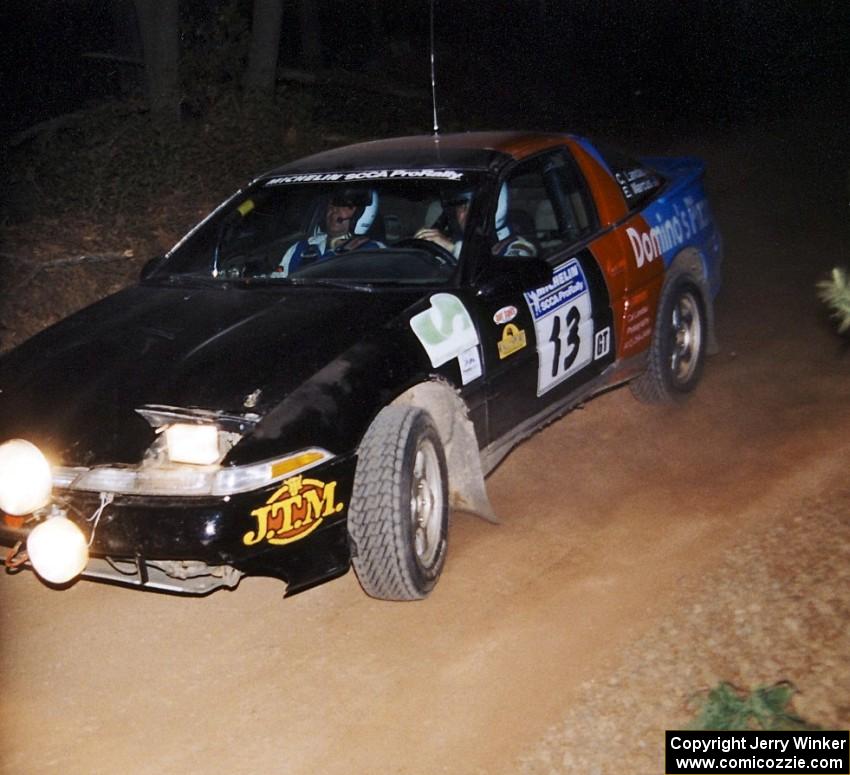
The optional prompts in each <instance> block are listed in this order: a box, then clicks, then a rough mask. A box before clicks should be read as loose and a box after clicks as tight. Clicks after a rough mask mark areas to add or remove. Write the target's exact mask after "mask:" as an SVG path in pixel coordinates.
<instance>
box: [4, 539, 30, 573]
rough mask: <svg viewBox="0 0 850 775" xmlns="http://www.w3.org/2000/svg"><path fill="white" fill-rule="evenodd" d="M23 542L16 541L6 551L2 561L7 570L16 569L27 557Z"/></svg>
mask: <svg viewBox="0 0 850 775" xmlns="http://www.w3.org/2000/svg"><path fill="white" fill-rule="evenodd" d="M23 546H24V542H23V541H18V542H17V543H16V544H15V545H14V546H13V547H12V548H11V549H9V551H8V552H6V559H5V560H4V561H3V565H5V566H6V568H8V569H9V570H17V569H18V568H20V567H21V565H23V564H24V563H25V562H26V561H27V560H28V559H29V556H28V555H27V550H26V549H23Z"/></svg>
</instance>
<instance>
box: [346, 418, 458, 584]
mask: <svg viewBox="0 0 850 775" xmlns="http://www.w3.org/2000/svg"><path fill="white" fill-rule="evenodd" d="M448 517H449V504H448V475H447V473H446V458H445V453H444V452H443V445H442V442H441V441H440V436H439V433H438V432H437V429H436V427H435V426H434V422H433V420H432V419H431V416H430V415H429V414H428V413H427V412H425V411H423V410H422V409H418V408H416V407H412V406H388V407H385V408H384V409H383V410H382V411H381V412H380V413H379V414H378V416H377V417H376V418H375V420H374V422H373V423H372V425H371V426H370V427H369V430H368V431H367V432H366V435H365V436H364V437H363V441H362V442H361V443H360V448H359V450H358V460H357V470H356V472H355V475H354V491H353V493H352V496H351V506H350V508H349V510H348V533H349V536H350V538H351V542H352V544H353V547H352V548H353V559H352V562H353V564H354V570H355V572H356V573H357V578H358V579H359V581H360V585H361V586H362V587H363V589H364V591H365V592H366V593H367V594H369V595H371V596H372V597H376V598H380V599H383V600H418V599H421V598H423V597H425V596H426V595H427V594H428V593H429V592H430V591H431V590H432V589H433V588H434V585H435V584H436V583H437V580H438V579H439V577H440V573H441V571H442V569H443V565H444V563H445V560H446V547H447V541H448V522H449V518H448Z"/></svg>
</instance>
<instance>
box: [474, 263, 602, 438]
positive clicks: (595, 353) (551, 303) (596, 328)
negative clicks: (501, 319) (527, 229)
mask: <svg viewBox="0 0 850 775" xmlns="http://www.w3.org/2000/svg"><path fill="white" fill-rule="evenodd" d="M515 303H516V306H517V307H520V306H521V307H522V313H523V314H522V315H518V318H520V319H522V320H523V322H524V323H525V321H528V323H527V325H525V326H523V333H524V334H525V337H526V338H527V340H528V341H527V348H528V350H533V351H535V354H534V356H533V357H527V355H530V353H526V357H523V358H517V359H516V360H514V361H513V362H511V361H510V360H508V361H507V362H505V361H502V363H500V364H499V367H496V368H494V369H493V370H492V371H491V374H493V380H492V382H491V386H490V387H491V389H490V412H489V416H490V436H491V439H497V438H499V437H500V436H502V435H504V434H505V433H507V432H508V431H510V430H511V429H512V428H515V427H516V425H517V424H518V423H520V422H522V421H523V420H525V419H527V418H529V417H532V416H534V415H536V414H538V413H539V412H541V411H543V410H544V409H546V408H547V407H549V406H551V405H553V404H555V403H557V402H558V401H560V400H562V399H564V398H565V397H566V396H568V395H569V394H570V393H572V392H573V391H574V390H576V389H577V388H579V387H580V386H581V385H583V384H584V383H586V382H587V381H589V380H591V379H593V378H594V377H595V376H597V375H598V374H599V373H600V372H601V371H602V369H603V368H604V367H605V366H607V365H608V364H609V363H611V362H612V361H613V359H614V352H615V348H614V340H613V326H612V316H611V309H610V303H609V299H608V291H607V288H606V286H605V282H604V279H603V277H602V273H601V271H600V270H599V267H598V265H597V263H596V261H595V260H594V258H593V256H592V254H591V253H590V251H589V250H587V249H584V250H582V251H580V252H579V253H578V254H577V255H575V256H574V257H572V258H568V259H565V260H555V262H554V273H553V278H552V282H551V283H550V284H549V285H547V286H544V287H542V288H536V289H535V290H533V291H529V292H527V293H525V294H523V298H521V299H518V300H517V301H516V302H515ZM508 333H510V332H508ZM494 366H495V364H494Z"/></svg>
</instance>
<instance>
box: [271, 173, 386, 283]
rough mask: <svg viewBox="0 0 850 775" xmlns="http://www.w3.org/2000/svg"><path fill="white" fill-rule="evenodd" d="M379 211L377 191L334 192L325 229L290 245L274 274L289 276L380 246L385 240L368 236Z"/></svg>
mask: <svg viewBox="0 0 850 775" xmlns="http://www.w3.org/2000/svg"><path fill="white" fill-rule="evenodd" d="M377 215H378V192H377V191H374V190H366V191H364V190H362V189H361V190H356V189H345V190H343V191H340V192H339V193H335V194H333V195H332V196H331V197H330V199H329V200H328V204H327V208H326V210H325V218H324V224H323V225H324V231H321V230H320V229H317V230H316V233H315V234H314V235H313V236H312V237H308V238H307V239H303V240H299V241H298V242H296V243H295V244H294V245H292V246H290V248H289V250H287V251H286V253H285V254H284V256H283V259H282V260H281V262H280V266H278V267H277V269H276V270H275V271H274V272H272V277H286V276H288V275H290V274H292V273H293V272H294V271H296V270H298V269H302V268H303V267H305V266H309V265H310V264H313V263H315V262H317V261H321V260H323V259H326V258H331V257H332V256H338V255H341V254H342V253H345V252H347V251H350V250H357V249H358V248H366V249H370V248H372V249H380V248H384V247H386V245H384V243H382V242H378V241H377V240H373V239H372V238H370V237H369V236H368V232H369V229H371V228H372V224H373V223H374V222H375V219H376V217H377Z"/></svg>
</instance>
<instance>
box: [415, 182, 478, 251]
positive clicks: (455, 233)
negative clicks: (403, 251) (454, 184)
mask: <svg viewBox="0 0 850 775" xmlns="http://www.w3.org/2000/svg"><path fill="white" fill-rule="evenodd" d="M471 203H472V191H463V192H461V193H459V194H456V195H454V196H452V197H450V198H447V199H444V200H443V215H442V216H441V217H440V219H439V220H438V221H437V223H436V224H434V226H432V227H431V228H426V229H420V230H419V231H417V232H416V234H414V235H413V236H414V238H415V239H424V240H428V241H429V242H433V243H435V244H436V245H439V246H440V247H441V248H443V249H444V250H448V251H449V253H451V254H452V255H453V256H454V257H455V258H459V257H460V250H461V248H462V247H463V232H464V229H465V228H466V219H467V218H468V217H469V206H470V204H471ZM440 223H445V225H446V228H445V229H440V228H438V225H439V224H440Z"/></svg>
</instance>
